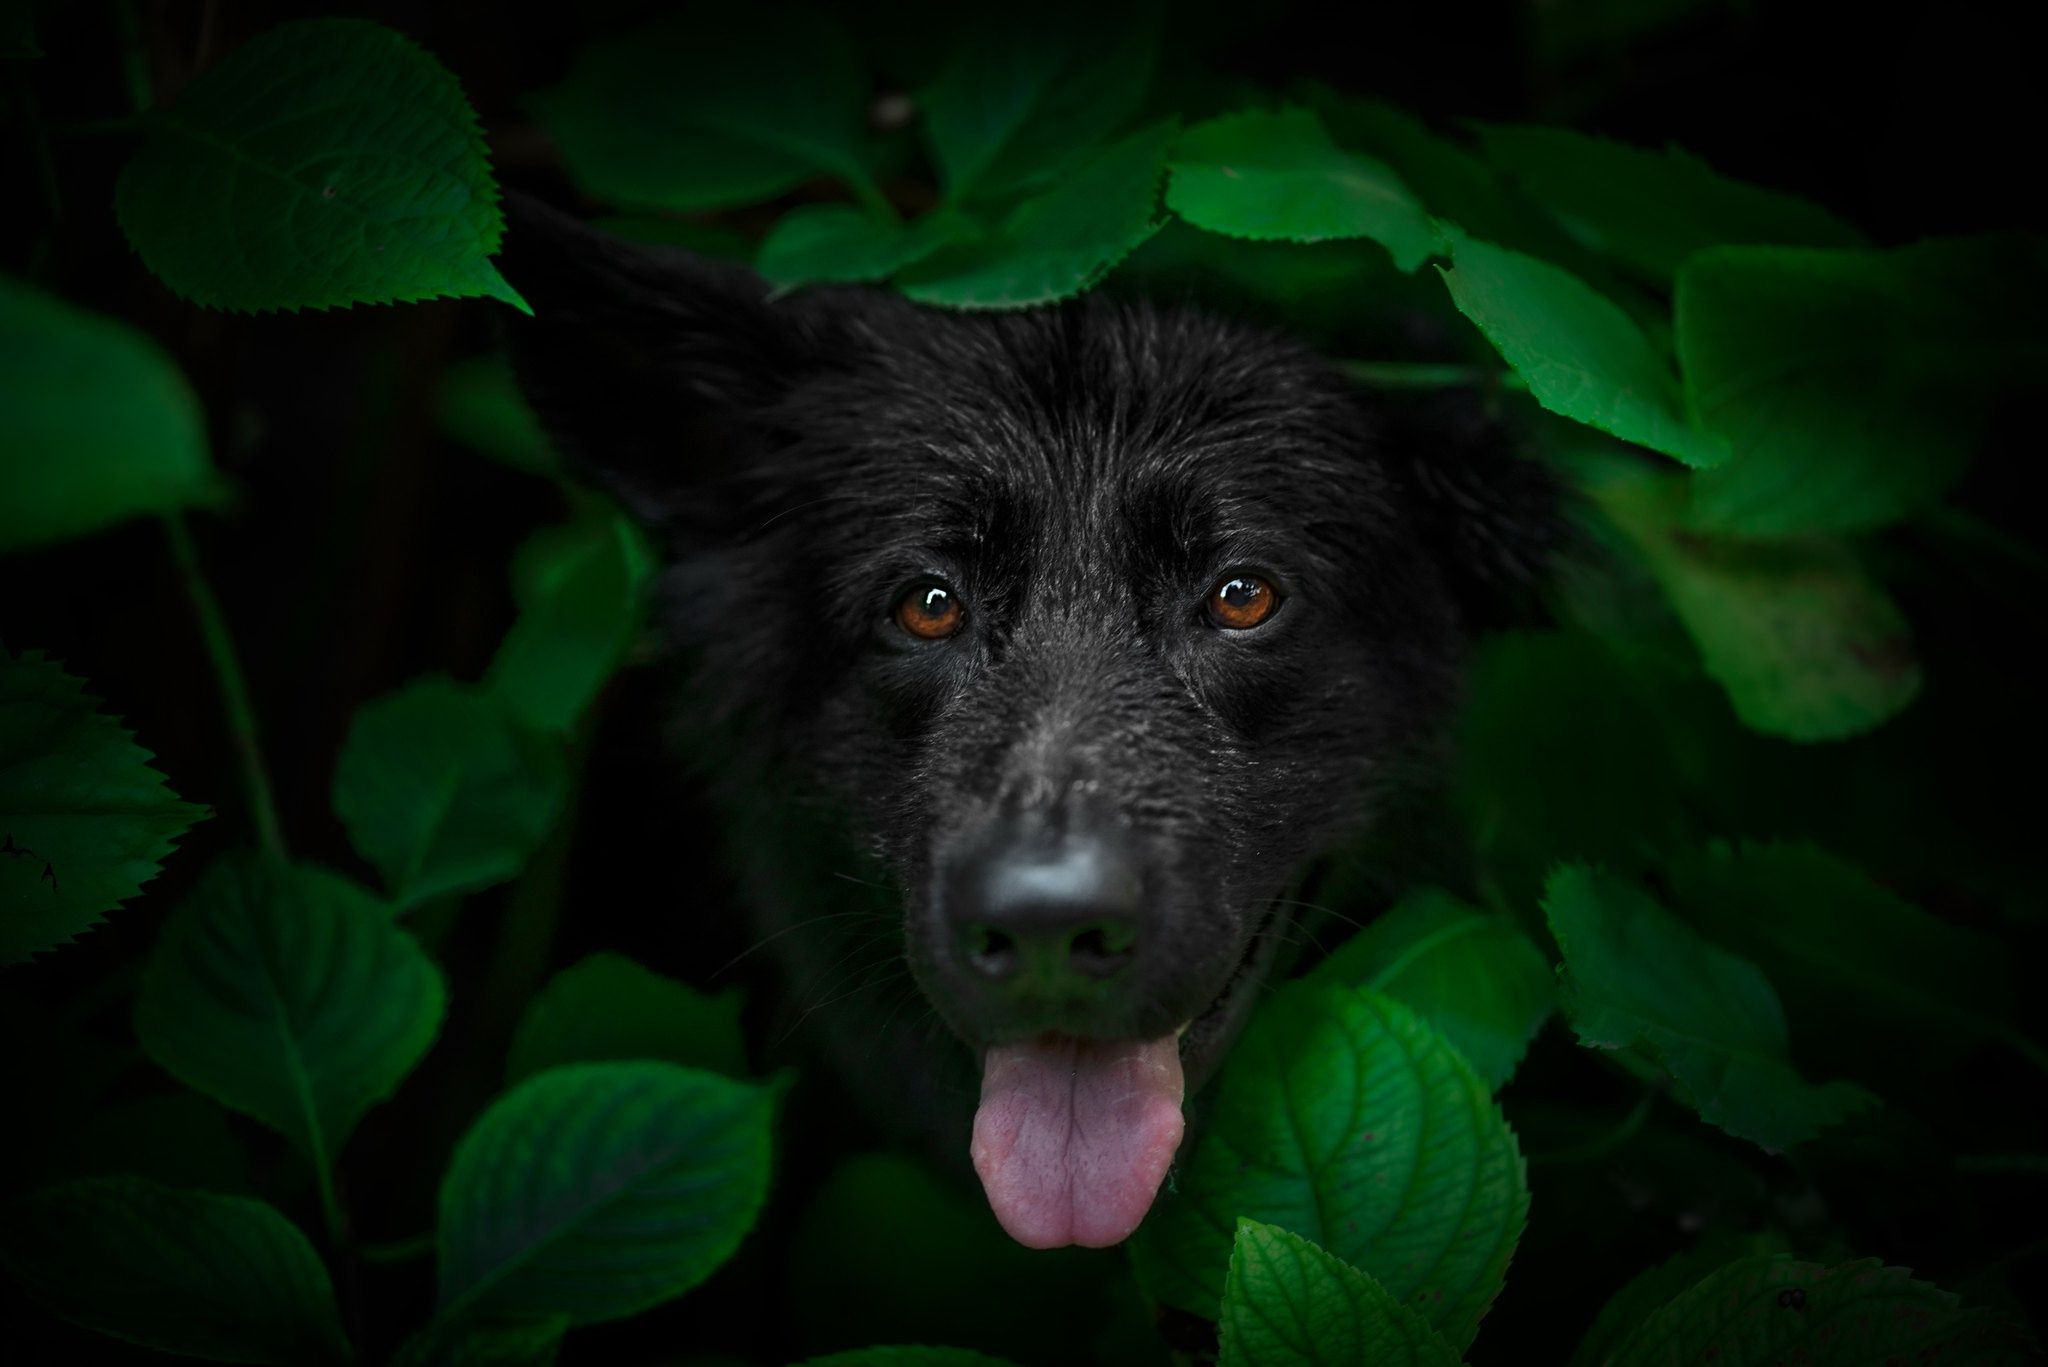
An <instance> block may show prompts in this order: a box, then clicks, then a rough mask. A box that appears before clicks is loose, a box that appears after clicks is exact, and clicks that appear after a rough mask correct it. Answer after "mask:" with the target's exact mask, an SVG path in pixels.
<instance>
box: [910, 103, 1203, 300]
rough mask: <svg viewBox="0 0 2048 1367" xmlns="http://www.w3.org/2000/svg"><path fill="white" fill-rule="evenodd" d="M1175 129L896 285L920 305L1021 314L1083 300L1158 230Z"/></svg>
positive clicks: (1123, 151) (1136, 138) (1027, 206)
mask: <svg viewBox="0 0 2048 1367" xmlns="http://www.w3.org/2000/svg"><path fill="white" fill-rule="evenodd" d="M1172 137H1173V125H1172V124H1171V123H1162V124H1157V125H1155V126H1153V127H1151V128H1148V129H1146V130H1144V131H1143V132H1141V133H1135V134H1133V135H1132V136H1130V137H1128V138H1126V139H1124V140H1123V141H1122V142H1119V143H1117V144H1116V145H1114V146H1112V147H1109V148H1107V149H1105V150H1104V151H1103V152H1102V153H1101V154H1100V155H1098V156H1095V157H1093V158H1091V159H1090V160H1089V161H1087V162H1086V163H1084V164H1083V165H1081V166H1080V167H1078V168H1076V169H1075V170H1074V171H1073V172H1072V173H1071V174H1070V175H1068V176H1066V177H1065V178H1064V179H1063V180H1062V181H1061V183H1060V184H1059V186H1058V187H1057V188H1055V189H1051V190H1047V191H1046V192H1045V193H1043V194H1041V195H1038V196H1036V197H1034V198H1032V199H1027V200H1025V201H1024V202H1023V203H1022V204H1020V205H1018V206H1017V207H1016V208H1015V209H1014V210H1012V211H1011V213H1010V214H1009V216H1008V217H1007V218H1005V219H1004V220H1003V222H1002V224H1001V226H999V227H997V228H996V229H994V230H993V231H992V232H989V233H987V234H985V235H983V236H981V237H979V238H976V239H975V240H973V241H970V242H964V243H959V244H956V245H954V246H950V247H945V248H941V249H940V250H939V251H938V252H936V253H934V254H933V255H931V256H929V257H927V258H925V259H924V260H923V261H921V262H919V263H918V264H916V265H915V266H912V267H910V268H909V269H907V270H905V271H904V272H903V273H902V274H901V275H900V276H899V277H898V278H897V284H898V285H899V286H900V287H901V288H902V290H903V292H904V293H905V294H907V295H909V296H910V297H911V298H912V299H915V300H918V301H919V302H920V303H926V304H941V305H944V306H946V307H949V308H1023V307H1026V306H1029V305H1033V304H1047V303H1051V302H1053V301H1054V300H1057V299H1064V298H1066V297H1068V296H1069V295H1073V294H1079V293H1080V292H1081V291H1082V290H1085V289H1087V288H1088V287H1089V286H1091V285H1093V284H1094V283H1095V282H1096V281H1098V280H1100V279H1101V278H1102V277H1103V276H1104V275H1106V274H1108V273H1109V271H1110V270H1111V268H1113V267H1114V266H1115V265H1116V263H1117V262H1119V261H1121V260H1123V259H1124V257H1125V256H1126V255H1128V254H1129V253H1130V251H1131V249H1132V248H1133V247H1136V246H1137V245H1138V244H1139V243H1141V242H1143V241H1144V240H1145V239H1146V238H1148V237H1150V236H1151V235H1152V233H1153V231H1154V230H1155V229H1156V228H1157V227H1158V222H1157V220H1156V219H1155V218H1154V216H1153V215H1154V211H1155V206H1156V204H1157V199H1158V192H1159V172H1160V167H1161V165H1162V164H1163V162H1164V159H1165V156H1166V145H1167V143H1168V142H1169V141H1171V140H1172Z"/></svg>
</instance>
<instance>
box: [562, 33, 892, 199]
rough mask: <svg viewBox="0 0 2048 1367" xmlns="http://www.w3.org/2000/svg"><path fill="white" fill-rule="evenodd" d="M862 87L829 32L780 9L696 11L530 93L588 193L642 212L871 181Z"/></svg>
mask: <svg viewBox="0 0 2048 1367" xmlns="http://www.w3.org/2000/svg"><path fill="white" fill-rule="evenodd" d="M867 98H868V78H867V74H866V73H865V72H864V71H863V70H862V69H861V63H860V56H859V54H858V53H857V52H856V51H855V50H854V47H853V44H852V43H851V42H850V41H848V39H847V37H846V35H845V34H844V33H843V32H841V31H840V29H839V27H838V25H837V24H836V23H834V22H832V21H831V20H830V19H828V18H827V17H826V16H825V15H823V14H821V13H818V12H816V11H813V10H809V9H800V8H795V7H789V6H782V5H702V6H696V7H693V8H692V10H691V11H690V12H687V13H682V14H676V15H670V16H666V17H664V18H662V19H659V20H657V21H656V22H654V23H652V24H649V25H647V26H645V27H643V28H641V29H638V30H636V31H634V32H631V33H627V34H622V35H620V36H618V37H613V38H605V39H601V40H599V41H597V42H594V43H592V44H590V45H589V46H588V47H586V48H584V49H583V50H582V51H581V52H579V53H578V54H577V55H576V60H575V61H574V62H573V63H572V64H571V66H570V68H569V75H568V77H567V79H565V80H564V81H563V82H562V84H560V85H558V86H556V87H554V88H553V89H551V90H547V91H543V92H542V93H540V94H538V95H536V96H534V98H533V107H534V111H535V113H536V114H537V115H538V116H539V118H540V121H541V123H542V125H543V126H545V127H546V128H547V130H548V132H549V133H550V134H552V135H553V137H554V139H555V141H556V143H557V144H558V145H559V146H560V147H561V149H562V157H563V160H564V161H565V162H566V163H567V164H568V168H569V173H570V175H571V176H573V177H574V178H575V180H576V182H577V184H578V185H580V186H581V187H582V188H583V190H584V191H585V192H587V193H588V194H590V195H592V196H594V197H596V198H598V199H603V200H609V201H611V202H612V203H614V204H619V205H630V206H635V207H639V208H649V209H673V210H692V209H718V208H725V207H728V206H731V205H736V204H751V203H755V202H757V201H760V200H764V199H772V198H774V197H775V196H777V195H779V194H782V193H783V192H784V191H786V190H790V189H792V188H794V187H795V186H797V185H800V184H802V183H803V182H804V181H806V180H809V179H811V178H813V177H815V176H817V175H819V174H821V173H822V174H827V175H834V176H838V177H840V178H841V179H843V180H848V181H854V182H860V181H864V180H866V178H867V170H866V167H865V159H866V148H867V121H866V105H867Z"/></svg>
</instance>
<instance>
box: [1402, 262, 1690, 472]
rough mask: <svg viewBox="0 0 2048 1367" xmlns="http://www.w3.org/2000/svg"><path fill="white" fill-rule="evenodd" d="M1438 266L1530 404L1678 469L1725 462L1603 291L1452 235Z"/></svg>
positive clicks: (1644, 341) (1646, 343) (1657, 359)
mask: <svg viewBox="0 0 2048 1367" xmlns="http://www.w3.org/2000/svg"><path fill="white" fill-rule="evenodd" d="M1451 260H1452V263H1453V264H1452V265H1451V266H1450V267H1448V268H1444V267H1439V269H1440V270H1442V271H1443V277H1444V283H1445V284H1446V285H1448V286H1449V287H1450V291H1451V298H1452V300H1453V301H1455V302H1456V304H1457V306H1458V309H1459V311H1460V312H1461V313H1463V314H1464V315H1465V316H1466V317H1467V318H1470V319H1471V320H1472V321H1473V322H1474V323H1476V324H1478V326H1479V330H1480V331H1481V332H1483V333H1485V334H1486V340H1488V341H1489V342H1492V343H1493V345H1494V346H1495V347H1496V348H1497V349H1498V350H1499V351H1500V354H1501V355H1502V356H1504V357H1506V358H1507V362H1508V364H1509V365H1511V366H1513V367H1514V368H1515V369H1516V371H1518V372H1519V373H1520V374H1521V376H1522V378H1523V379H1524V380H1526V381H1527V382H1528V385H1529V392H1530V393H1531V394H1532V395H1534V396H1535V398H1536V401H1537V402H1538V403H1540V404H1542V405H1543V406H1544V407H1545V408H1548V409H1549V410H1550V411H1551V412H1553V413H1560V414H1562V415H1564V416H1565V417H1567V418H1573V419H1576V420H1577V421H1579V422H1582V423H1585V424H1587V425H1588V426H1590V427H1597V428H1599V429H1600V430H1601V431H1603V432H1609V433H1612V434H1613V435H1614V436H1617V437H1620V438H1621V439H1622V440H1623V441H1632V442H1635V443H1637V444H1638V445H1641V446H1647V447H1649V448H1650V449H1651V450H1653V451H1661V452H1663V453H1664V454H1665V455H1667V456H1671V457H1673V458H1674V459H1676V460H1679V461H1682V462H1684V463H1685V464H1687V465H1695V466H1710V465H1717V464H1719V463H1720V462H1722V461H1724V460H1726V459H1727V458H1728V448H1727V444H1726V443H1725V442H1723V441H1722V440H1721V439H1720V438H1718V437H1715V436H1712V435H1710V434H1708V433H1706V432H1702V431H1700V430H1698V429H1696V428H1694V427H1692V426H1691V425H1689V424H1688V423H1687V421H1686V419H1685V417H1684V416H1683V415H1682V414H1681V412H1680V410H1679V391H1678V382H1677V380H1676V378H1675V377H1674V376H1673V375H1672V373H1671V368H1670V366H1669V365H1668V364H1667V363H1666V362H1665V360H1664V358H1663V357H1662V356H1661V355H1659V354H1658V353H1657V351H1656V350H1655V348H1653V347H1652V346H1651V344H1650V340H1649V338H1647V337H1645V336H1644V335H1643V332H1642V329H1641V328H1639V327H1637V326H1636V324H1635V323H1634V322H1633V321H1632V320H1631V319H1630V318H1629V316H1628V315H1627V314H1626V313H1624V312H1622V311H1621V309H1620V308H1619V307H1617V306H1616V305H1615V304H1614V303H1613V302H1612V301H1610V300H1609V299H1608V298H1607V297H1606V296H1605V295H1603V294H1601V293H1600V292H1599V291H1597V290H1595V289H1594V288H1593V287H1592V286H1590V285H1588V284H1586V283H1585V282H1584V281H1583V280H1580V279H1579V278H1578V277H1577V276H1574V275H1572V274H1571V273H1570V272H1568V271H1565V270H1561V269H1559V268H1558V267H1556V266H1553V265H1551V264H1550V263H1549V262H1547V261H1539V260H1537V259H1536V258H1535V257H1533V256H1524V255H1523V254H1522V253H1520V252H1515V251H1509V250H1508V249H1507V248H1505V247H1496V246H1494V245H1493V244H1492V243H1490V242H1483V241H1481V240H1480V239H1478V238H1475V237H1462V236H1461V237H1458V238H1456V240H1455V244H1454V245H1453V247H1452V249H1451Z"/></svg>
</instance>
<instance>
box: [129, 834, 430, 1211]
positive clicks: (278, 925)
mask: <svg viewBox="0 0 2048 1367" xmlns="http://www.w3.org/2000/svg"><path fill="white" fill-rule="evenodd" d="M446 1007H447V990H446V988H445V987H444V985H443V984H442V981H441V973H440V970H438V969H437V968H435V967H434V965H433V964H432V963H431V962H429V961H428V959H427V956H426V955H425V954H424V953H422V952H421V950H420V947H419V946H418V945H417V944H415V943H414V942H413V939H412V937H411V936H410V935H408V934H406V933H405V932H404V931H403V930H400V929H399V928H398V927H396V926H394V925H393V924H392V923H391V909H390V908H389V907H388V906H386V905H384V904H383V903H381V902H379V901H377V900H376V899H375V898H373V897H371V896H370V895H369V894H368V893H367V892H365V891H363V890H362V889H361V888H359V887H357V886H355V885H354V884H353V883H350V882H349V881H347V880H346V879H343V878H339V877H337V876H335V875H334V874H331V873H328V872H326V871H325V870H323V869H316V868H305V867H292V866H288V865H280V864H277V863H274V862H273V861H271V860H268V859H264V858H261V857H258V856H255V855H241V856H230V857H228V858H226V859H222V860H220V861H218V862H216V863H215V864H214V865H213V866H212V867H211V868H209V869H208V870H207V872H206V874H205V876H204V877H202V878H201V879H200V881H199V884H198V886H196V887H195V888H194V889H193V890H192V892H191V894H190V895H189V896H188V897H187V898H186V899H185V901H184V902H183V903H181V904H180V905H179V907H178V909H177V911H175V912H174V913H172V915H171V917H170V919H169V921H168V922H167V923H166V924H165V926H164V933H163V938H162V939H161V940H160V941H159V942H158V944H157V947H156V951H155V953H154V954H152V955H151V957H150V960H149V963H148V965H147V966H146V967H145V968H144V970H143V975H142V986H141V989H140V991H139V993H138V994H137V997H136V1002H135V1033H136V1035H137V1037H138V1038H139V1039H140V1040H141V1042H142V1047H143V1050H144V1052H146V1053H147V1054H148V1055H149V1056H150V1057H151V1058H152V1059H154V1060H156V1062H157V1063H158V1064H160V1065H161V1066H162V1067H163V1068H164V1070H165V1071H166V1072H168V1073H170V1074H171V1075H172V1076H173V1077H175V1078H177V1079H178V1080H179V1081H180V1082H183V1083H185V1084H186V1085H187V1086H189V1087H193V1088H196V1089H197V1090H199V1091H201V1092H204V1093H206V1094H207V1095H208V1096H210V1097H212V1098H214V1099H215V1100H216V1101H219V1102H220V1103H221V1104H223V1105H225V1106H228V1107H231V1108H232V1109H234V1110H237V1111H240V1112H242V1113H243V1114H245V1115H250V1116H254V1117H255V1118H256V1119H257V1120H259V1121H261V1122H263V1123H264V1124H265V1125H268V1126H270V1127H271V1128H272V1129H274V1130H277V1131H279V1132H280V1133H282V1134H284V1135H286V1136H287V1137H289V1138H290V1139H291V1141H292V1142H293V1143H294V1144H295V1145H297V1146H298V1148H299V1150H300V1151H301V1152H302V1153H304V1154H305V1155H306V1156H307V1157H308V1159H310V1160H311V1161H312V1163H313V1164H314V1165H315V1167H316V1168H318V1169H320V1170H322V1171H325V1170H326V1169H328V1168H329V1167H331V1166H332V1164H333V1162H334V1159H335V1156H336V1155H337V1154H339V1153H340V1152H341V1147H342V1145H343V1144H345V1143H346V1142H347V1141H348V1137H349V1134H350V1133H351V1132H352V1131H353V1130H354V1129H355V1126H356V1122H357V1121H358V1120H360V1119H362V1116H363V1113H364V1112H365V1111H367V1110H369V1109H370V1107H372V1106H374V1105H376V1104H377V1103H378V1102H380V1101H382V1100H384V1099H385V1098H387V1097H389V1096H390V1095H391V1094H392V1093H393V1092H395V1091H396V1090H397V1089H398V1084H399V1083H401V1082H402V1081H404V1080H405V1077H406V1075H407V1074H408V1073H410V1072H411V1071H412V1069H413V1066H414V1065H415V1064H417V1063H418V1062H419V1061H420V1059H421V1058H422V1057H423V1056H424V1055H425V1054H426V1052H427V1049H428V1048H429V1047H430V1046H431V1045H432V1044H433V1042H434V1036H435V1035H436V1034H437V1033H438V1032H439V1030H440V1027H441V1017H442V1013H443V1012H444V1011H445V1010H446Z"/></svg>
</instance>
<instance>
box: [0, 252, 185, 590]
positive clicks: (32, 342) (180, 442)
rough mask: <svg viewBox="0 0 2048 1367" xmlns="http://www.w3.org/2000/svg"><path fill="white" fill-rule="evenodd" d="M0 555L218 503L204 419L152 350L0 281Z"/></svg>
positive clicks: (118, 326)
mask: <svg viewBox="0 0 2048 1367" xmlns="http://www.w3.org/2000/svg"><path fill="white" fill-rule="evenodd" d="M0 373H4V374H5V375H6V376H7V387H6V389H4V390H0V449H5V450H6V452H7V497H6V498H5V499H0V551H9V550H19V549H21V548H22V547H25V546H39V545H43V544H45V543H47V542H52V541H62V540H64V539H65V538H67V537H73V536H82V535H84V534H85V533H87V532H96V531H98V530H100V529H101V528H102V527H110V526H112V525H114V524H115V523H117V522H122V521H125V520H127V519H128V518H131V517H137V516H139V515H141V514H143V513H162V512H170V511H172V510H173V509H177V508H192V507H198V506H201V505H203V504H208V503H216V502H219V501H220V499H221V498H222V497H223V495H224V492H225V489H224V486H223V485H222V483H221V480H220V477H219V476H218V475H217V474H215V472H214V469H213V461H212V459H211V458H210V457H209V456H208V455H207V447H206V417H205V415H204V414H203V413H202V412H201V411H200V408H199V400H198V398H197V397H196V396H195V395H194V394H193V393H192V389H191V387H190V386H189V385H187V384H186V383H185V377H184V375H183V374H181V373H180V372H179V370H178V367H177V366H176V365H174V364H173V363H172V362H171V358H170V357H168V356H166V355H164V353H163V351H162V350H161V349H160V348H158V346H157V345H156V343H155V342H153V341H151V340H150V339H149V338H148V337H146V336H144V335H143V334H142V333H141V332H138V331H137V330H136V329H134V328H132V327H130V326H128V325H127V324H126V323H121V322H116V321H115V320H114V319H112V318H105V317H102V316H100V315H99V314H96V313H88V312H87V311H85V310H84V309H79V308H73V307H72V306H71V305H69V304H67V303H65V302H63V301H62V300H60V299H56V298H53V297H52V296H50V295H47V294H44V293H43V292H42V291H40V290H37V289H32V288H31V287H29V286H27V285H24V284H22V283H21V282H20V281H18V280H11V279H8V278H7V277H6V276H0Z"/></svg>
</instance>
